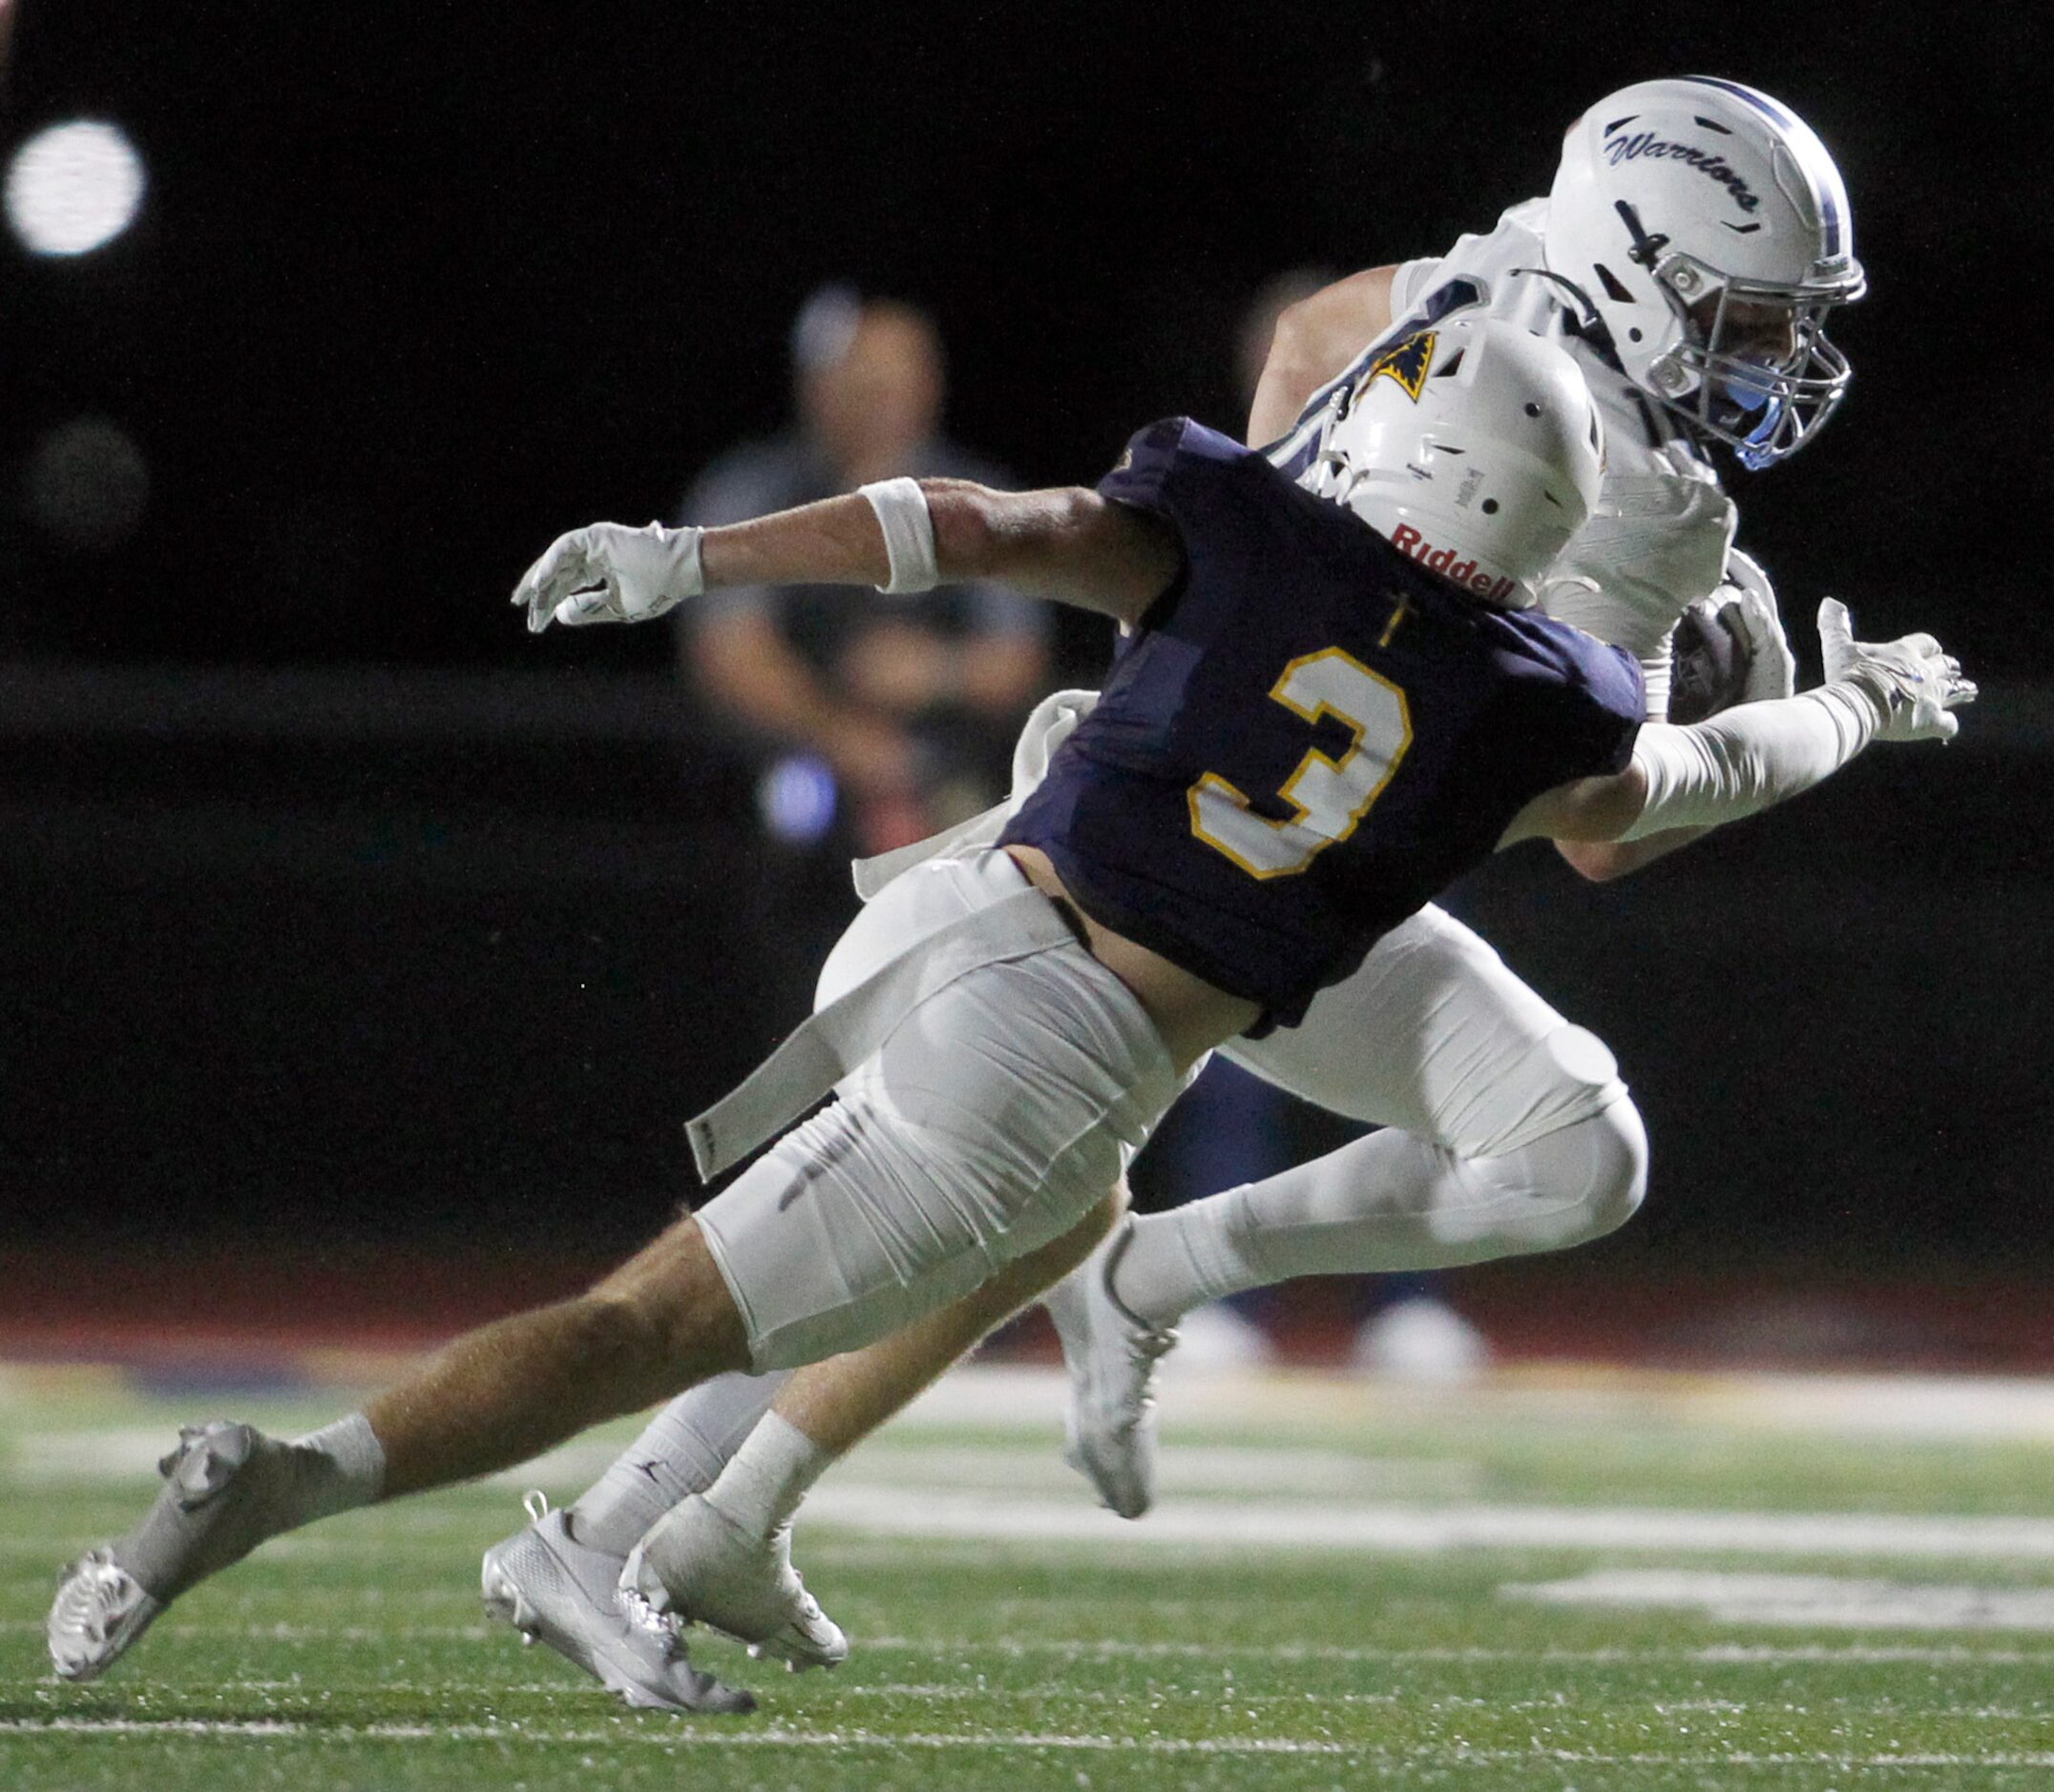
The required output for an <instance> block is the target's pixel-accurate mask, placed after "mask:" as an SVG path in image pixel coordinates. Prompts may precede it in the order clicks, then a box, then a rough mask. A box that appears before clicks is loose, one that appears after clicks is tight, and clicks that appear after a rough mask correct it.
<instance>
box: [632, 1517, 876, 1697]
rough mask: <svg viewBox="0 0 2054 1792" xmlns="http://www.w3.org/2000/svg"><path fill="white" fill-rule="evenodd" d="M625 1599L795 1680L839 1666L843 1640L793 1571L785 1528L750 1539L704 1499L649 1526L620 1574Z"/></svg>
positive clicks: (844, 1654) (845, 1640) (844, 1645)
mask: <svg viewBox="0 0 2054 1792" xmlns="http://www.w3.org/2000/svg"><path fill="white" fill-rule="evenodd" d="M620 1586H621V1590H622V1591H623V1593H626V1594H639V1596H640V1597H642V1598H643V1599H645V1600H647V1601H648V1603H649V1605H650V1606H651V1607H652V1608H653V1609H654V1610H655V1611H657V1612H659V1613H668V1614H670V1615H674V1616H676V1617H678V1618H680V1619H681V1620H683V1621H684V1622H685V1623H687V1624H695V1623H696V1624H703V1625H705V1626H706V1628H707V1629H708V1630H717V1631H719V1632H720V1633H721V1635H722V1636H732V1637H733V1638H734V1639H735V1640H736V1641H737V1642H744V1643H746V1644H748V1646H749V1654H750V1655H752V1656H758V1657H761V1656H775V1657H777V1658H778V1659H779V1660H781V1661H783V1662H784V1663H785V1664H786V1666H787V1667H788V1668H790V1669H791V1671H792V1672H793V1673H794V1674H797V1673H799V1672H800V1671H802V1670H803V1669H806V1668H832V1667H839V1666H840V1665H841V1664H842V1662H843V1661H844V1660H846V1659H847V1658H848V1656H849V1638H848V1637H846V1636H843V1635H842V1630H841V1626H840V1625H838V1624H837V1623H835V1621H834V1620H833V1619H832V1618H830V1617H829V1616H828V1615H827V1614H826V1613H825V1612H823V1611H822V1610H821V1609H820V1601H819V1600H817V1599H815V1598H814V1597H813V1595H812V1594H809V1593H808V1592H807V1590H806V1583H805V1582H804V1581H803V1580H801V1579H800V1578H799V1571H798V1570H797V1569H796V1568H794V1567H793V1566H792V1565H791V1527H790V1525H788V1524H785V1525H780V1526H779V1527H778V1528H777V1529H776V1530H775V1531H773V1532H771V1533H770V1534H769V1535H768V1536H767V1537H757V1536H752V1535H750V1534H749V1532H746V1531H744V1529H743V1528H742V1527H741V1526H740V1525H738V1524H736V1523H735V1521H734V1520H733V1519H731V1518H729V1517H728V1516H727V1514H726V1513H725V1512H723V1511H721V1510H720V1509H719V1508H718V1507H715V1506H711V1505H708V1504H707V1502H706V1500H705V1498H704V1496H703V1495H702V1494H698V1493H694V1494H693V1495H692V1496H691V1497H690V1498H689V1499H685V1500H681V1501H680V1502H679V1503H678V1504H677V1505H676V1506H673V1507H672V1508H671V1509H670V1511H668V1512H666V1513H665V1514H664V1515H663V1516H662V1517H661V1518H660V1519H659V1520H658V1521H657V1522H656V1523H655V1524H653V1525H651V1526H650V1527H649V1530H648V1532H647V1534H646V1535H644V1536H643V1538H642V1540H641V1541H640V1542H639V1543H638V1544H637V1545H636V1546H635V1547H634V1549H633V1550H631V1551H630V1552H628V1559H627V1566H626V1567H625V1568H623V1569H622V1570H621V1571H620Z"/></svg>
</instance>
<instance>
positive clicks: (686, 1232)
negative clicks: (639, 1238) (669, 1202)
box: [575, 1218, 749, 1400]
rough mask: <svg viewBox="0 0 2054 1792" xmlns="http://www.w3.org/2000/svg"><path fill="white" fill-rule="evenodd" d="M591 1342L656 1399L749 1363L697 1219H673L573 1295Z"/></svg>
mask: <svg viewBox="0 0 2054 1792" xmlns="http://www.w3.org/2000/svg"><path fill="white" fill-rule="evenodd" d="M575 1304H576V1307H577V1308H578V1309H579V1323H580V1324H581V1325H582V1326H583V1327H585V1328H586V1330H587V1331H588V1333H589V1336H590V1340H591V1347H592V1348H593V1349H594V1351H595V1352H597V1353H598V1354H599V1355H600V1357H601V1359H602V1360H604V1361H607V1362H610V1363H613V1364H616V1365H618V1367H619V1369H620V1371H621V1372H622V1373H623V1374H624V1375H628V1376H630V1377H632V1378H634V1379H635V1380H636V1382H637V1384H638V1385H639V1386H646V1387H648V1388H649V1389H650V1390H651V1391H650V1393H649V1396H648V1397H649V1398H650V1399H652V1400H653V1399H660V1398H662V1397H663V1396H664V1395H665V1394H668V1393H673V1392H675V1391H677V1389H678V1388H680V1387H682V1386H685V1385H686V1384H687V1383H689V1382H694V1381H697V1380H699V1379H701V1378H702V1377H703V1376H707V1375H716V1374H720V1373H722V1372H723V1371H724V1370H728V1369H745V1368H747V1367H748V1366H749V1353H748V1336H747V1329H746V1327H745V1326H744V1323H743V1321H742V1315H741V1314H740V1313H739V1312H738V1311H737V1310H736V1308H735V1302H734V1297H733V1296H732V1295H731V1294H729V1293H728V1291H727V1283H726V1282H725V1281H724V1280H723V1278H722V1276H721V1273H720V1270H719V1269H718V1268H717V1267H716V1266H715V1263H714V1261H713V1253H712V1252H711V1251H710V1250H709V1249H708V1248H707V1246H706V1240H705V1235H704V1234H703V1233H702V1231H701V1230H700V1227H699V1222H698V1221H697V1220H695V1219H690V1218H686V1219H681V1220H679V1221H678V1222H677V1223H676V1224H675V1225H673V1226H671V1227H669V1228H668V1229H667V1230H666V1231H664V1232H663V1233H662V1234H660V1236H659V1237H658V1238H657V1239H656V1240H654V1241H652V1242H651V1243H649V1244H648V1245H646V1246H644V1247H643V1248H642V1249H641V1250H640V1251H639V1252H638V1253H637V1254H636V1255H635V1256H634V1257H631V1258H630V1259H629V1260H628V1261H626V1262H625V1263H623V1264H621V1265H620V1267H619V1268H618V1269H616V1270H615V1271H613V1273H612V1274H610V1275H608V1276H607V1277H606V1278H605V1279H604V1280H603V1281H599V1282H597V1283H596V1284H595V1285H594V1286H593V1287H592V1288H591V1289H590V1290H588V1291H587V1292H586V1293H585V1294H583V1295H581V1296H579V1297H578V1299H577V1301H576V1302H575Z"/></svg>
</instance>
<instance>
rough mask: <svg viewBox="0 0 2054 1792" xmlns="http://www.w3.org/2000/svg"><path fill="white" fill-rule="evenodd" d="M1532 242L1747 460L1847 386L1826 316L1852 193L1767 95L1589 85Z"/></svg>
mask: <svg viewBox="0 0 2054 1792" xmlns="http://www.w3.org/2000/svg"><path fill="white" fill-rule="evenodd" d="M1543 240H1544V243H1545V247H1546V255H1547V264H1548V269H1549V271H1550V272H1551V273H1553V274H1556V275H1558V276H1560V277H1561V278H1562V279H1564V280H1567V281H1572V282H1573V283H1574V284H1575V285H1576V286H1577V287H1578V288H1579V289H1580V290H1581V291H1582V293H1583V295H1584V297H1585V298H1587V299H1588V300H1589V302H1590V304H1591V307H1592V308H1593V309H1594V310H1595V311H1596V312H1597V314H1598V316H1599V317H1600V318H1601V319H1603V323H1604V324H1605V326H1606V328H1607V329H1608V330H1609V331H1610V333H1611V338H1612V344H1613V346H1614V348H1615V349H1616V350H1617V352H1618V355H1619V360H1620V364H1621V365H1623V366H1624V368H1625V371H1626V375H1627V377H1628V378H1629V379H1631V380H1632V381H1633V383H1634V384H1635V385H1638V386H1639V387H1640V388H1641V389H1642V390H1643V391H1645V393H1647V394H1648V396H1649V397H1651V398H1653V399H1655V400H1656V401H1658V402H1659V403H1661V404H1662V405H1664V406H1667V407H1668V408H1669V409H1670V410H1672V411H1674V412H1676V413H1677V414H1678V415H1680V416H1682V417H1684V418H1685V419H1686V420H1687V421H1688V423H1689V424H1690V425H1691V426H1692V427H1694V428H1697V429H1699V430H1702V431H1703V432H1704V433H1705V434H1707V435H1709V436H1712V437H1714V438H1716V439H1717V440H1719V441H1722V442H1725V443H1727V444H1729V446H1730V447H1731V448H1732V449H1733V451H1734V453H1735V454H1736V455H1737V457H1738V458H1739V460H1740V462H1741V464H1742V465H1743V466H1746V467H1751V468H1760V467H1767V466H1770V465H1771V464H1772V463H1774V462H1776V461H1779V460H1782V459H1784V458H1785V457H1786V456H1788V455H1791V454H1794V453H1795V452H1796V451H1797V450H1798V449H1799V448H1802V447H1803V446H1804V444H1805V443H1807V442H1808V441H1810V440H1811V439H1812V437H1813V434H1815V433H1816V432H1817V431H1818V429H1819V428H1820V427H1823V425H1824V424H1825V422H1826V419H1827V418H1828V417H1830V416H1831V415H1832V414H1833V412H1834V409H1835V408H1836V407H1837V406H1838V405H1839V403H1840V400H1841V398H1842V397H1843V396H1844V395H1845V393H1846V391H1847V383H1848V377H1849V370H1848V365H1847V359H1846V357H1845V356H1844V355H1842V354H1841V353H1840V351H1839V350H1838V349H1836V348H1835V347H1834V345H1833V344H1832V343H1830V342H1829V341H1828V340H1827V338H1826V317H1827V314H1828V313H1829V312H1830V311H1831V310H1832V309H1833V307H1834V305H1839V304H1846V303H1848V302H1851V301H1853V300H1855V299H1858V298H1860V297H1861V295H1862V291H1863V288H1864V281H1863V279H1862V273H1861V264H1860V263H1859V262H1858V261H1856V260H1855V233H1854V219H1853V217H1852V215H1851V213H1850V212H1849V210H1848V203H1847V189H1846V188H1845V186H1844V185H1842V183H1841V180H1840V172H1839V170H1838V169H1837V168H1835V167H1834V162H1833V157H1832V156H1829V155H1828V154H1827V153H1826V148H1825V145H1824V144H1822V143H1821V142H1820V141H1819V140H1818V138H1817V137H1816V136H1815V135H1813V133H1812V130H1811V128H1810V127H1809V126H1808V125H1807V124H1806V123H1805V122H1804V120H1803V119H1801V118H1799V117H1798V116H1797V115H1796V114H1795V113H1793V112H1792V111H1791V110H1790V109H1789V108H1788V107H1786V106H1784V105H1781V104H1780V103H1778V102H1777V101H1776V100H1773V99H1771V98H1770V97H1769V95H1768V94H1760V93H1757V92H1755V90H1754V89H1753V88H1751V87H1742V86H1741V85H1740V84H1739V83H1738V82H1737V81H1721V80H1714V79H1711V78H1710V77H1708V76H1702V75H1690V76H1686V77H1684V78H1682V79H1677V80H1664V81H1643V82H1641V83H1639V84H1638V85H1637V86H1633V87H1626V88H1622V89H1621V90H1620V91H1619V92H1618V93H1616V94H1609V95H1607V96H1606V97H1605V98H1603V99H1601V100H1600V101H1599V102H1598V103H1597V104H1596V105H1595V106H1593V107H1592V108H1591V109H1590V110H1589V111H1588V112H1586V113H1585V114H1584V115H1582V117H1581V118H1580V119H1578V120H1577V122H1576V123H1575V124H1573V125H1571V126H1570V127H1569V133H1568V135H1567V137H1566V138H1565V139H1564V141H1563V144H1562V156H1561V168H1560V170H1559V171H1558V172H1557V174H1556V177H1555V186H1554V190H1553V192H1552V193H1551V194H1550V195H1549V198H1548V211H1547V226H1546V230H1545V233H1544V239H1543Z"/></svg>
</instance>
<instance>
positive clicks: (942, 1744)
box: [0, 1718, 2054, 1771]
mask: <svg viewBox="0 0 2054 1792" xmlns="http://www.w3.org/2000/svg"><path fill="white" fill-rule="evenodd" d="M37 1734H44V1735H58V1736H91V1735H95V1734H100V1735H110V1736H150V1735H163V1736H181V1737H219V1738H221V1739H224V1740H240V1739H242V1738H247V1737H263V1738H267V1739H277V1738H280V1737H294V1738H304V1740H309V1741H317V1742H325V1743H344V1744H346V1743H354V1742H365V1741H394V1742H430V1741H438V1742H492V1743H494V1744H505V1743H508V1742H529V1743H538V1744H542V1745H544V1746H548V1745H561V1744H565V1743H572V1744H578V1743H604V1744H607V1745H609V1746H612V1747H619V1746H621V1745H622V1744H625V1743H639V1744H641V1745H642V1746H644V1747H653V1748H659V1749H663V1750H675V1749H685V1748H689V1749H692V1750H695V1751H698V1750H703V1749H706V1748H880V1749H906V1748H922V1749H1073V1750H1078V1751H1081V1752H1089V1753H1094V1754H1120V1755H1225V1756H1235V1755H1254V1756H1262V1755H1313V1756H1335V1757H1348V1758H1351V1759H1355V1760H1361V1761H1390V1762H1400V1761H1402V1762H1408V1763H1415V1764H1431V1763H1436V1762H1442V1761H1446V1762H1456V1761H1465V1762H1496V1763H1503V1762H1513V1761H1561V1762H1570V1763H1574V1764H1577V1765H1581V1766H1594V1767H1595V1766H1637V1767H1638V1766H1645V1767H1721V1766H1737V1767H1767V1766H1776V1767H1827V1768H1833V1769H1836V1770H1840V1771H1853V1770H1855V1769H1860V1768H1875V1767H2027V1768H2042V1767H2054V1752H2047V1753H2040V1752H2023V1753H2013V1754H1981V1753H1978V1754H1974V1755H1957V1754H1911V1753H1902V1754H1896V1753H1893V1754H1873V1755H1850V1754H1844V1753H1843V1754H1828V1753H1826V1752H1824V1751H1816V1752H1799V1751H1796V1750H1781V1749H1779V1750H1775V1751H1772V1752H1766V1753H1753V1752H1742V1751H1735V1752H1731V1753H1728V1752H1711V1751H1698V1752H1694V1753H1691V1754H1660V1753H1656V1752H1654V1751H1651V1750H1648V1751H1636V1752H1634V1753H1631V1754H1610V1753H1603V1752H1600V1751H1597V1750H1586V1749H1575V1748H1471V1747H1467V1746H1461V1745H1457V1746H1455V1747H1449V1748H1438V1747H1435V1746H1433V1745H1431V1744H1428V1745H1422V1746H1417V1747H1413V1748H1403V1749H1393V1748H1377V1747H1374V1746H1371V1745H1362V1744H1356V1743H1352V1742H1336V1741H1332V1740H1325V1739H1319V1740H1315V1739H1311V1738H1294V1737H1275V1738H1270V1737H1125V1736H1080V1735H1074V1734H1071V1733H1068V1732H1064V1731H1059V1730H1057V1731H1019V1732H1015V1731H997V1730H965V1731H963V1732H961V1733H959V1734H950V1733H948V1732H941V1733H934V1732H925V1733H915V1734H911V1735H900V1734H896V1733H893V1732H891V1731H880V1730H793V1729H784V1728H773V1729H763V1730H743V1729H725V1728H718V1729H717V1728H702V1727H699V1726H697V1725H695V1726H693V1727H692V1728H691V1729H689V1730H684V1731H680V1730H670V1729H666V1730H660V1731H655V1730H649V1729H643V1728H637V1727H636V1726H634V1725H633V1724H632V1723H630V1722H622V1723H620V1724H618V1726H614V1727H609V1728H605V1729H586V1730H556V1729H551V1728H548V1727H546V1726H537V1725H534V1724H523V1725H518V1726H515V1725H512V1724H496V1723H491V1724H487V1723H459V1724H446V1725H445V1724H426V1723H367V1724H361V1725H327V1724H307V1723H295V1722H269V1721H262V1720H257V1721H230V1720H214V1719H197V1718H196V1719H176V1718H173V1719H153V1720H144V1719H125V1718H101V1719H93V1718H52V1719H6V1720H0V1736H31V1735H37Z"/></svg>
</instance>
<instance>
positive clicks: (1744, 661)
mask: <svg viewBox="0 0 2054 1792" xmlns="http://www.w3.org/2000/svg"><path fill="white" fill-rule="evenodd" d="M1739 612H1740V606H1739V604H1738V603H1737V602H1736V601H1734V600H1732V599H1730V598H1729V599H1727V600H1725V601H1721V600H1720V599H1718V598H1715V597H1701V598H1699V599H1698V600H1697V602H1695V603H1694V604H1692V605H1691V606H1690V607H1689V608H1688V609H1687V610H1686V611H1685V612H1684V613H1683V615H1681V616H1680V617H1678V618H1677V622H1676V627H1675V631H1674V633H1673V634H1672V635H1671V636H1670V637H1669V703H1668V719H1669V720H1671V721H1672V722H1675V723H1677V724H1678V725H1679V726H1687V725H1688V724H1689V723H1691V722H1693V721H1703V720H1704V719H1706V718H1707V717H1708V716H1716V715H1717V714H1718V713H1719V712H1720V711H1721V710H1723V709H1729V708H1731V707H1732V705H1733V704H1735V703H1737V702H1739V701H1741V700H1742V698H1744V697H1745V696H1746V693H1747V685H1748V674H1749V673H1750V671H1751V670H1752V669H1753V665H1754V650H1753V648H1752V646H1751V645H1750V642H1749V639H1748V633H1747V628H1746V626H1745V624H1743V623H1742V621H1741V619H1740V614H1739Z"/></svg>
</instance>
